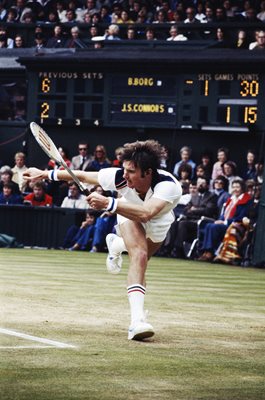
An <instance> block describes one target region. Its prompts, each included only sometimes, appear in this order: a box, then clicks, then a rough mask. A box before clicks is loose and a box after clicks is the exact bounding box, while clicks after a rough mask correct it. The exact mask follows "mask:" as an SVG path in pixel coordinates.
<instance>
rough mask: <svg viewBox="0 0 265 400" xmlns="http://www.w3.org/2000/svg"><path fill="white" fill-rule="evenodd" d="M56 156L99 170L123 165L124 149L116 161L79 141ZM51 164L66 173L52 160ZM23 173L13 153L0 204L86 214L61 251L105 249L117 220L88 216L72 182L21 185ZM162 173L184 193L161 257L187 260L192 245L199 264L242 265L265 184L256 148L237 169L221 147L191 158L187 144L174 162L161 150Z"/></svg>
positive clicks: (2, 174) (0, 185)
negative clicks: (173, 179) (71, 149)
mask: <svg viewBox="0 0 265 400" xmlns="http://www.w3.org/2000/svg"><path fill="white" fill-rule="evenodd" d="M59 151H60V153H61V155H62V157H63V158H64V161H65V162H66V163H67V165H68V166H70V167H71V168H72V169H73V170H78V169H81V170H84V171H98V170H100V169H101V168H107V167H119V166H121V161H120V159H121V155H122V151H123V148H122V147H118V148H116V150H115V153H114V157H113V158H114V159H113V161H112V160H110V159H109V158H108V154H107V150H106V148H105V146H103V145H102V144H98V145H97V146H96V147H95V150H94V151H93V152H90V149H89V145H88V144H87V143H84V142H80V143H78V154H77V155H74V156H72V157H70V155H69V154H68V151H67V149H66V148H64V147H60V148H59ZM46 167H47V169H57V168H62V167H60V166H58V165H56V163H55V162H54V161H52V160H50V161H49V162H48V164H47V166H46ZM26 168H27V166H26V156H25V154H24V153H22V152H17V153H16V154H15V156H14V166H12V165H11V166H8V165H4V166H2V167H1V169H0V204H1V205H3V204H5V205H17V204H20V205H30V206H45V207H62V208H73V209H81V210H84V212H87V214H86V217H85V218H84V220H83V221H82V223H81V224H80V226H77V225H74V226H71V227H69V230H68V232H66V236H65V240H64V243H63V244H62V247H63V248H69V249H70V250H72V251H73V250H89V251H92V252H97V251H104V250H105V249H106V244H105V237H106V235H107V234H108V233H110V232H112V230H113V228H114V225H115V218H116V217H115V215H114V216H113V215H111V214H109V213H106V212H103V213H96V214H95V213H94V212H92V213H91V210H89V209H88V203H87V202H86V198H85V196H84V195H83V194H82V193H81V192H80V190H79V188H78V186H77V185H76V183H74V182H68V183H67V182H58V181H53V182H50V181H45V182H35V183H34V184H30V183H27V182H26V181H25V180H23V171H25V169H26ZM161 169H166V170H168V171H169V172H172V173H173V174H174V175H175V176H176V177H177V178H178V179H179V181H180V182H181V185H182V189H183V195H182V197H181V200H180V202H179V204H178V206H177V207H176V208H175V210H174V211H175V214H176V220H175V222H174V223H173V224H172V227H171V229H170V231H169V233H168V235H167V238H166V240H165V242H164V244H163V246H162V248H161V250H160V251H159V254H158V255H163V256H169V257H176V258H187V257H188V256H189V255H188V254H190V255H191V251H190V249H191V247H192V244H193V242H194V241H195V242H196V243H197V245H196V252H194V253H192V257H193V258H197V259H198V260H199V261H206V262H207V261H214V262H226V263H233V264H234V263H239V262H241V261H242V260H243V259H244V254H243V253H242V251H243V250H242V249H244V245H245V244H246V243H249V241H250V239H249V238H251V239H253V232H254V228H255V224H256V221H257V212H258V204H259V199H260V195H261V185H262V182H263V164H262V163H261V162H258V160H257V155H256V153H255V151H254V150H251V149H249V150H248V151H247V153H246V156H245V162H244V164H243V167H242V166H241V168H240V169H239V168H238V167H237V165H236V163H235V161H233V159H232V157H231V156H230V152H229V150H228V149H227V148H225V147H221V148H219V149H217V151H216V155H215V156H214V157H212V154H210V153H206V152H204V153H202V154H201V157H200V159H199V160H193V158H192V149H191V148H190V147H189V146H184V147H182V148H181V149H180V152H179V160H174V162H173V163H172V160H171V161H170V152H169V149H168V148H167V146H165V145H164V146H163V152H162V158H161ZM87 189H89V190H90V191H97V192H99V193H100V194H103V195H106V196H108V195H112V196H116V195H117V193H111V194H110V193H105V192H104V191H103V189H102V188H101V187H100V186H99V185H98V186H97V187H93V186H87Z"/></svg>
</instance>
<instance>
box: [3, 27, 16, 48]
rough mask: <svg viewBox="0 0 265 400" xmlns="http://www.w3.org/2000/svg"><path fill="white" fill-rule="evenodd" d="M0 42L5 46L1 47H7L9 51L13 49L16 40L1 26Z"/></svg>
mask: <svg viewBox="0 0 265 400" xmlns="http://www.w3.org/2000/svg"><path fill="white" fill-rule="evenodd" d="M0 41H1V42H2V43H3V44H4V45H2V46H1V47H7V48H8V49H13V47H14V40H13V39H11V38H10V37H9V35H8V33H7V30H6V28H5V27H4V26H0Z"/></svg>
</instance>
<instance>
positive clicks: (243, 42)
mask: <svg viewBox="0 0 265 400" xmlns="http://www.w3.org/2000/svg"><path fill="white" fill-rule="evenodd" d="M233 47H234V48H236V49H239V50H240V49H248V48H249V42H248V38H247V33H246V31H244V30H239V31H238V33H237V38H236V43H235V45H234V46H233Z"/></svg>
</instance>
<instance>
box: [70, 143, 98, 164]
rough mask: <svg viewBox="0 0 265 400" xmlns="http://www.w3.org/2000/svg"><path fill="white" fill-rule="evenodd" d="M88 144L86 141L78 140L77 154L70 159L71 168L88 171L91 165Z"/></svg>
mask: <svg viewBox="0 0 265 400" xmlns="http://www.w3.org/2000/svg"><path fill="white" fill-rule="evenodd" d="M88 149H89V145H88V144H87V143H83V142H79V144H78V151H79V154H78V155H77V156H74V157H73V158H72V161H71V168H73V169H78V170H82V171H88V170H89V169H90V167H91V162H92V159H93V158H92V155H91V154H89V153H88Z"/></svg>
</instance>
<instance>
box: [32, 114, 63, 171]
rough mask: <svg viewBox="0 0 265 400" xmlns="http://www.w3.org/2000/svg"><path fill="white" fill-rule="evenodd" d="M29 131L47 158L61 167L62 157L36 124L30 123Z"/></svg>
mask: <svg viewBox="0 0 265 400" xmlns="http://www.w3.org/2000/svg"><path fill="white" fill-rule="evenodd" d="M30 130H31V133H32V134H33V136H34V137H35V139H36V141H37V142H38V144H39V145H40V147H41V148H42V150H43V151H44V152H45V153H46V154H47V156H48V157H49V158H51V159H53V160H54V161H56V162H57V163H59V164H60V165H61V164H62V161H63V159H62V156H61V154H60V153H59V151H58V149H57V147H56V146H55V144H54V143H53V141H52V140H51V138H50V137H49V136H48V135H47V133H46V132H45V130H44V129H43V128H42V127H40V126H39V125H38V124H36V122H31V123H30Z"/></svg>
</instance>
